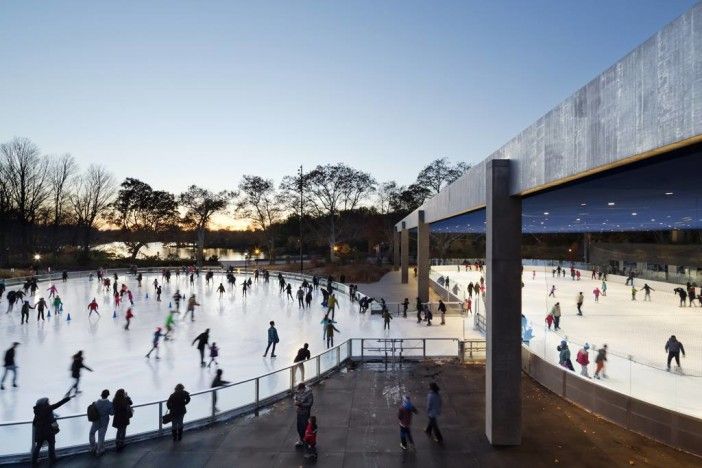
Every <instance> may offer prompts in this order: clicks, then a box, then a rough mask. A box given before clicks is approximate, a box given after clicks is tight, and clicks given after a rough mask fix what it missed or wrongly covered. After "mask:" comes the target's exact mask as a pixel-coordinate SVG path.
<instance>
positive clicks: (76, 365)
mask: <svg viewBox="0 0 702 468" xmlns="http://www.w3.org/2000/svg"><path fill="white" fill-rule="evenodd" d="M83 360H84V359H83V351H82V350H81V351H78V352H77V353H76V354H74V355H73V361H72V362H71V378H73V385H71V387H70V388H69V389H68V391H67V392H66V396H67V397H70V396H71V390H73V392H74V393H73V395H78V394H79V393H81V391H80V390H79V389H78V385H79V384H80V372H81V370H83V369H85V370H88V371H90V372H93V370H92V369H91V368H90V367H88V366H86V365H85V363H84V362H83Z"/></svg>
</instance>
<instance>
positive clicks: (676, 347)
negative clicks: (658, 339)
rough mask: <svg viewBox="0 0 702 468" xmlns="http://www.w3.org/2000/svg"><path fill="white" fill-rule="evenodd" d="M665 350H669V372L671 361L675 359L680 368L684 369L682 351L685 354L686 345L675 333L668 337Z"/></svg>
mask: <svg viewBox="0 0 702 468" xmlns="http://www.w3.org/2000/svg"><path fill="white" fill-rule="evenodd" d="M665 350H666V351H667V352H668V368H667V370H668V372H670V362H671V361H672V360H673V359H675V363H676V364H677V365H678V368H679V369H682V366H681V365H680V353H682V355H683V356H685V347H684V346H683V344H682V343H681V342H680V341H678V339H677V338H676V337H675V335H671V336H670V338H668V342H667V343H666V344H665Z"/></svg>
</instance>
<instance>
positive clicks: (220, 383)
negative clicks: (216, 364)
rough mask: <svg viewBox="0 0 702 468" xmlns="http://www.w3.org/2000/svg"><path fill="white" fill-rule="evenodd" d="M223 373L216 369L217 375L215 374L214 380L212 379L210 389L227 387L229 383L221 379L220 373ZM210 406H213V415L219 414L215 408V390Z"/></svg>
mask: <svg viewBox="0 0 702 468" xmlns="http://www.w3.org/2000/svg"><path fill="white" fill-rule="evenodd" d="M223 372H224V371H223V370H222V369H217V373H216V374H215V378H214V379H212V385H211V386H210V388H218V387H223V386H225V385H228V384H229V383H230V382H229V381H227V380H224V379H223V378H222V373H223ZM212 406H214V410H215V413H218V412H219V409H218V408H217V391H216V390H215V391H214V392H212Z"/></svg>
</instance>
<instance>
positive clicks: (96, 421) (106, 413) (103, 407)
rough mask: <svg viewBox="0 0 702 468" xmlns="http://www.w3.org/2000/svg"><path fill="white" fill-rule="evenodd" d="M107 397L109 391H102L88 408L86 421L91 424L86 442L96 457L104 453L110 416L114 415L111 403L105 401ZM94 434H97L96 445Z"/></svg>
mask: <svg viewBox="0 0 702 468" xmlns="http://www.w3.org/2000/svg"><path fill="white" fill-rule="evenodd" d="M109 396H110V391H109V390H103V391H102V393H101V394H100V399H99V400H96V401H94V402H93V403H91V404H90V406H88V421H90V422H92V423H93V424H92V425H91V426H90V434H89V437H88V442H89V443H90V450H91V451H92V452H93V454H95V455H97V456H100V455H102V454H103V453H104V452H105V434H106V433H107V426H108V425H109V423H110V415H111V414H114V407H113V406H112V402H111V401H110V400H108V399H107V397H109ZM96 432H97V434H98V440H97V444H96V443H95V433H96Z"/></svg>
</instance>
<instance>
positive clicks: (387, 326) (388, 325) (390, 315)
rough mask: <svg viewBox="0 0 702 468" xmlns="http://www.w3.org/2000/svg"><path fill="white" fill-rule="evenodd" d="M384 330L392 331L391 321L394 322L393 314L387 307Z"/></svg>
mask: <svg viewBox="0 0 702 468" xmlns="http://www.w3.org/2000/svg"><path fill="white" fill-rule="evenodd" d="M382 314H383V330H385V329H387V330H388V331H389V330H390V320H392V314H390V311H389V310H388V308H387V306H385V305H384V306H383V312H382Z"/></svg>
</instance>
